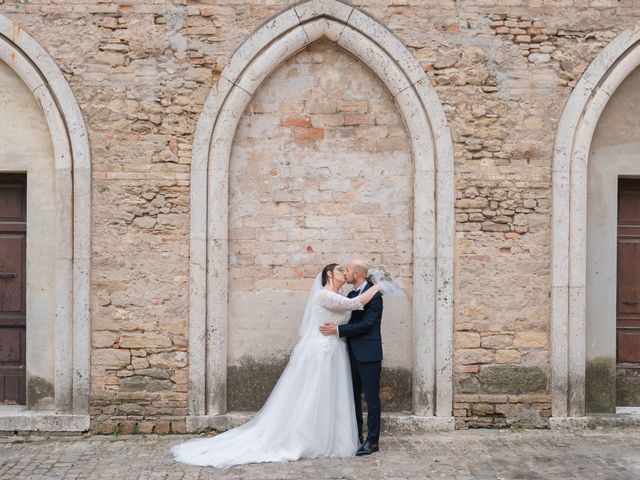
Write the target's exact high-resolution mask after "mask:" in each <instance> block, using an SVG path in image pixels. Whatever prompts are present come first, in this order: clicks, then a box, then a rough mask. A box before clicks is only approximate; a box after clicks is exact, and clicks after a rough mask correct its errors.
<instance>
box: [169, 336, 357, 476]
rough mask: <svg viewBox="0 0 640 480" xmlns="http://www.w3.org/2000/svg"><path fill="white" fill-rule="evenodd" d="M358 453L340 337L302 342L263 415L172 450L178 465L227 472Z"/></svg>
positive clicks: (348, 371) (346, 358)
mask: <svg viewBox="0 0 640 480" xmlns="http://www.w3.org/2000/svg"><path fill="white" fill-rule="evenodd" d="M357 449H358V429H357V425H356V418H355V411H354V403H353V393H352V385H351V369H350V366H349V356H348V352H347V347H346V344H345V343H344V342H343V341H340V340H338V339H337V338H336V337H333V338H331V337H329V338H327V337H321V336H320V335H319V334H318V335H317V336H314V337H312V338H311V339H308V340H305V341H301V342H300V343H298V344H297V345H296V347H295V348H294V350H293V352H292V354H291V358H290V359H289V363H288V365H287V367H286V368H285V370H284V372H283V373H282V376H281V377H280V379H279V380H278V383H277V384H276V386H275V387H274V389H273V391H272V392H271V395H270V396H269V398H268V399H267V401H266V403H265V404H264V406H263V407H262V409H261V410H260V411H259V412H258V413H257V414H256V415H255V416H254V417H253V418H252V419H251V420H249V421H248V422H247V423H245V424H244V425H242V426H240V427H238V428H234V429H232V430H229V431H227V432H224V433H222V434H220V435H217V436H215V437H211V438H204V439H195V440H191V441H188V442H186V443H183V444H181V445H178V446H175V447H173V449H172V453H173V455H174V458H175V459H176V460H177V461H178V462H182V463H187V464H190V465H201V466H213V467H218V468H226V467H230V466H232V465H240V464H245V463H255V462H285V461H291V460H298V459H300V458H318V457H343V458H344V457H351V456H353V455H354V454H355V452H356V450H357Z"/></svg>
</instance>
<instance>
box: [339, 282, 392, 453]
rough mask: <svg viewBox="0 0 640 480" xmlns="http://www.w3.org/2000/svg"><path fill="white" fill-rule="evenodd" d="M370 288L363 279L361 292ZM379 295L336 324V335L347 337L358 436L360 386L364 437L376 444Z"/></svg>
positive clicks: (379, 349)
mask: <svg viewBox="0 0 640 480" xmlns="http://www.w3.org/2000/svg"><path fill="white" fill-rule="evenodd" d="M369 288H371V284H370V283H368V282H367V284H366V286H365V287H364V289H362V292H365V291H366V290H368V289H369ZM357 295H358V291H357V290H353V291H351V292H349V294H348V295H347V296H348V297H349V298H353V297H356V296H357ZM381 321H382V295H381V294H380V293H376V294H375V295H374V297H373V298H372V299H371V300H370V301H369V303H367V305H366V306H365V307H364V310H355V311H353V312H352V313H351V319H350V320H349V323H348V324H346V325H340V327H339V328H338V334H339V335H340V336H341V337H347V343H348V345H349V360H350V361H351V376H352V379H353V394H354V399H355V403H356V419H357V421H358V435H359V436H360V438H362V423H363V421H362V403H361V400H360V395H361V393H362V390H363V389H364V395H365V398H366V399H367V412H368V413H367V427H368V430H369V434H368V436H367V438H368V439H369V441H370V442H371V443H374V444H377V443H378V439H379V438H380V412H381V407H380V369H381V366H382V336H381V335H380V323H381Z"/></svg>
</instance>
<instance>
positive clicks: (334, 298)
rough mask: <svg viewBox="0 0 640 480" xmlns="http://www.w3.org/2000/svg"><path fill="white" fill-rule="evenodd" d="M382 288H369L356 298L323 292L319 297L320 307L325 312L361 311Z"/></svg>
mask: <svg viewBox="0 0 640 480" xmlns="http://www.w3.org/2000/svg"><path fill="white" fill-rule="evenodd" d="M381 291H382V288H380V287H379V286H378V285H374V286H372V287H370V288H369V289H368V290H367V291H366V292H364V293H363V294H361V295H358V296H357V297H353V298H348V297H345V296H344V295H340V294H339V293H335V292H331V291H329V290H324V291H323V292H322V293H321V294H320V295H321V296H320V305H322V306H323V307H324V308H326V309H327V310H331V311H333V312H351V311H353V310H362V309H363V308H364V306H365V305H366V304H367V303H369V302H370V301H371V299H372V298H373V297H374V296H375V295H376V293H378V292H381Z"/></svg>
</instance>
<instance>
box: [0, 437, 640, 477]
mask: <svg viewBox="0 0 640 480" xmlns="http://www.w3.org/2000/svg"><path fill="white" fill-rule="evenodd" d="M188 438H192V436H179V435H167V436H156V435H131V436H124V435H123V436H118V437H116V436H90V437H49V438H46V437H4V438H2V439H0V478H1V479H11V480H13V479H93V478H96V479H98V478H104V479H109V480H117V479H126V480H129V479H209V478H212V479H213V478H216V479H218V478H219V479H247V480H248V479H256V480H258V479H260V480H263V479H273V480H280V479H390V480H391V479H401V478H403V479H411V480H426V479H443V478H444V479H487V480H488V479H493V480H501V479H502V480H508V479H522V480H536V479H545V480H547V479H554V480H555V479H560V480H561V479H581V480H583V479H606V480H617V479H629V480H631V479H640V430H597V431H584V432H578V433H567V432H554V431H548V430H525V431H515V432H514V431H510V430H462V431H453V432H443V433H431V434H425V433H420V434H417V433H415V434H407V433H393V434H391V433H389V434H386V435H385V436H384V437H383V439H382V442H381V448H382V450H381V451H380V452H378V453H377V454H374V455H372V456H370V457H361V458H352V459H332V458H324V459H316V460H301V461H297V462H291V463H283V464H252V465H243V466H237V467H233V468H230V469H227V470H216V469H213V468H200V467H191V466H186V465H182V464H179V463H175V462H174V461H173V459H172V458H171V455H170V452H169V449H170V447H171V446H173V445H176V444H178V443H181V442H183V441H185V440H187V439H188Z"/></svg>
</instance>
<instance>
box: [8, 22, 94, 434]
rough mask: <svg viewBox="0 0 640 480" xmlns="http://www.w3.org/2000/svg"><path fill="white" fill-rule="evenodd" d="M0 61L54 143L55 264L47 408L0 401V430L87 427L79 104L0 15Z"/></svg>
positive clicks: (84, 166)
mask: <svg viewBox="0 0 640 480" xmlns="http://www.w3.org/2000/svg"><path fill="white" fill-rule="evenodd" d="M0 61H2V62H4V63H6V64H7V65H8V66H9V67H10V68H12V69H13V70H14V71H15V73H16V74H17V76H18V77H19V78H20V79H21V80H22V81H23V82H24V84H25V85H26V86H27V87H28V88H29V90H30V91H31V92H32V93H33V95H34V97H35V98H36V99H37V101H38V103H39V104H40V106H41V108H42V112H43V115H44V118H45V120H46V123H47V127H48V130H49V134H50V136H51V143H52V146H53V156H54V159H53V160H54V165H55V212H56V214H55V216H56V218H55V225H56V226H55V238H54V239H51V241H54V242H55V258H54V259H52V261H53V262H55V264H54V267H53V268H54V272H55V293H54V295H55V318H50V319H46V320H45V321H47V322H54V328H53V330H54V331H55V338H54V339H53V341H54V342H55V346H54V349H53V350H54V358H52V359H51V361H53V362H54V364H55V373H54V385H53V389H54V396H55V399H54V409H53V410H45V411H43V410H29V409H26V410H23V411H16V409H15V408H8V407H0V430H3V431H6V430H44V431H53V430H59V431H78V430H80V431H82V430H87V429H88V428H89V395H90V369H89V366H90V317H89V309H90V303H89V302H90V280H89V278H90V276H89V272H90V253H91V223H90V220H91V161H90V151H89V143H88V137H87V129H86V126H85V123H84V119H83V117H82V114H81V112H80V108H79V106H78V103H77V101H76V99H75V97H74V96H73V93H72V91H71V89H70V87H69V85H68V83H67V81H66V80H65V78H64V76H63V75H62V72H60V70H59V69H58V67H57V66H56V64H55V62H54V61H53V59H52V58H51V57H50V56H49V55H48V54H47V53H46V52H45V51H44V49H43V48H42V47H40V46H39V45H38V43H37V42H36V41H35V40H34V39H33V38H32V37H31V36H29V35H28V34H27V33H26V32H24V31H23V30H22V29H21V28H20V26H18V25H16V24H14V23H12V22H11V21H10V20H9V19H8V18H6V17H4V16H2V15H0ZM1 167H2V166H0V168H1ZM27 171H28V166H27ZM27 174H28V173H27ZM27 181H28V180H27ZM28 208H29V207H28ZM27 322H28V319H27ZM32 334H33V335H36V334H37V332H31V333H30V332H29V329H28V327H27V336H29V335H32ZM47 341H49V342H51V341H52V339H47ZM27 342H29V340H27ZM37 354H38V352H29V349H28V348H27V378H28V377H29V355H37ZM27 384H28V380H27ZM27 402H29V391H27Z"/></svg>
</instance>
